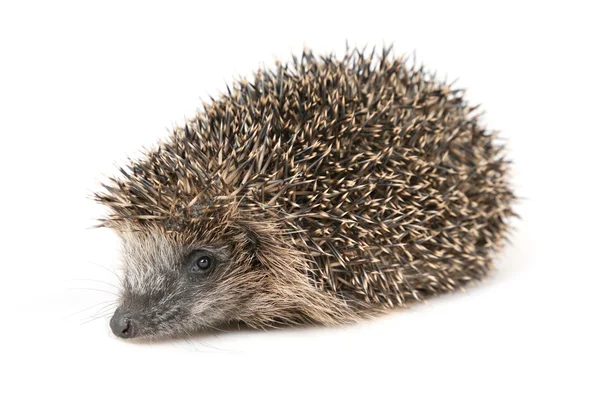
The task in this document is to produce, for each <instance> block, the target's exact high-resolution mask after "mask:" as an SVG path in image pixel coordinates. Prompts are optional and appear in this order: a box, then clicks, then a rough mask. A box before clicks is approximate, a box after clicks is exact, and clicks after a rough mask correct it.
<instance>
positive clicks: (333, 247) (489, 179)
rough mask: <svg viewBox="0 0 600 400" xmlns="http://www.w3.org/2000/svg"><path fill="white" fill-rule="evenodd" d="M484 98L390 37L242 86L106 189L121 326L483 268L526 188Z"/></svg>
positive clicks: (255, 320)
mask: <svg viewBox="0 0 600 400" xmlns="http://www.w3.org/2000/svg"><path fill="white" fill-rule="evenodd" d="M475 109H476V107H471V106H469V105H468V104H467V102H466V101H465V100H464V98H463V91H461V90H456V89H454V88H452V87H451V86H450V85H448V84H446V83H445V82H440V81H438V80H436V79H435V77H434V76H432V75H430V74H428V73H426V72H425V71H424V70H423V69H422V68H417V67H414V66H412V67H411V66H408V64H407V63H406V62H405V61H404V60H403V59H401V58H394V57H392V56H390V55H389V51H388V50H384V51H383V52H382V53H381V54H379V55H374V54H370V55H369V54H365V53H364V52H361V51H357V50H352V51H348V52H347V54H346V55H345V56H344V57H342V58H339V59H338V58H335V57H333V56H324V57H316V56H314V55H313V54H312V53H310V52H308V51H306V52H304V53H303V54H302V56H301V57H299V58H294V60H293V62H291V63H290V64H278V65H277V67H276V68H275V69H274V70H271V71H268V70H261V71H258V72H257V73H256V74H255V76H254V77H253V79H252V80H250V81H240V82H238V83H236V84H235V85H234V87H233V88H232V89H230V90H229V91H228V93H227V94H226V95H223V96H222V97H221V98H219V99H217V100H213V101H212V102H210V103H208V104H206V105H205V106H204V109H203V110H201V111H199V112H198V114H197V115H196V117H195V118H193V119H191V120H188V121H187V122H186V123H185V124H184V125H183V126H181V127H179V128H176V129H175V130H174V132H173V133H172V135H171V137H170V138H168V139H167V140H165V141H164V142H162V143H160V144H159V145H158V146H157V147H156V148H155V149H154V150H151V151H149V152H147V154H146V155H145V157H144V158H143V159H141V160H138V161H133V162H132V163H131V164H130V166H129V167H128V168H127V169H123V170H122V175H121V176H120V177H118V178H115V179H114V180H113V181H112V182H111V183H110V184H109V185H106V190H105V191H104V192H102V193H98V194H97V195H96V197H97V200H98V201H100V202H101V203H103V204H105V205H107V206H108V207H109V208H110V210H111V213H110V215H109V216H108V217H107V218H106V219H104V220H103V221H102V223H103V225H105V226H109V227H111V228H114V229H115V230H116V231H117V232H118V233H119V234H120V235H121V237H122V238H123V242H124V264H125V265H124V267H125V274H124V281H123V295H122V300H121V307H119V309H118V310H117V312H115V316H114V317H113V319H112V320H111V326H112V328H113V331H115V333H116V334H117V335H119V336H122V337H133V336H136V337H144V336H145V337H155V336H161V335H170V334H177V333H183V332H189V331H191V330H196V329H202V328H208V327H214V326H215V325H219V324H222V323H227V322H231V321H242V322H245V323H247V324H249V325H251V326H256V327H262V326H268V325H274V324H279V323H283V324H294V323H303V322H316V323H326V324H335V323H340V322H346V321H351V320H356V319H358V318H361V317H362V316H364V315H369V314H372V313H378V312H381V311H384V310H386V309H391V308H394V307H395V306H403V305H406V304H408V303H410V302H411V301H415V300H421V299H423V298H426V297H427V296H430V295H432V294H437V293H441V292H446V291H451V290H453V289H456V288H458V287H460V286H463V285H465V284H467V283H469V282H471V281H473V280H477V279H480V278H481V277H482V276H483V275H485V274H486V273H487V272H488V271H489V270H490V268H491V267H492V259H493V256H494V254H495V252H496V251H497V250H498V249H499V248H500V246H501V244H502V241H503V237H504V235H505V232H506V228H507V225H506V223H507V219H508V218H509V217H510V216H512V215H513V213H512V209H511V203H512V200H513V198H514V196H513V193H512V191H511V189H510V187H509V184H508V180H507V168H508V163H507V162H506V161H505V159H504V154H503V152H504V150H503V148H502V146H500V145H498V144H497V143H496V142H495V139H494V136H495V135H494V134H493V133H492V132H488V131H487V130H486V129H485V128H484V127H482V126H481V124H480V123H479V121H478V115H477V114H476V113H475ZM205 267H206V268H205Z"/></svg>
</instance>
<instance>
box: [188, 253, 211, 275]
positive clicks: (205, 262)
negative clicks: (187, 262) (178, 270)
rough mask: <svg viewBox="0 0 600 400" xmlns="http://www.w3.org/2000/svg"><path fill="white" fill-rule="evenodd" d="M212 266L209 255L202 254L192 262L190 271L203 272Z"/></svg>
mask: <svg viewBox="0 0 600 400" xmlns="http://www.w3.org/2000/svg"><path fill="white" fill-rule="evenodd" d="M212 265H213V259H212V257H210V256H209V255H206V254H202V255H200V257H198V258H197V259H196V261H194V263H193V264H192V266H191V268H190V271H191V272H193V273H198V272H205V271H207V270H208V269H209V268H210V267H211V266H212Z"/></svg>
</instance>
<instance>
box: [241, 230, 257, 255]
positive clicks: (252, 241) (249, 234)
mask: <svg viewBox="0 0 600 400" xmlns="http://www.w3.org/2000/svg"><path fill="white" fill-rule="evenodd" d="M244 236H245V237H246V242H247V246H248V248H249V249H250V250H251V251H252V252H253V253H255V252H256V251H257V250H258V248H259V246H260V239H259V237H258V234H257V233H256V232H255V231H254V230H253V229H252V228H251V227H250V226H248V225H245V226H244Z"/></svg>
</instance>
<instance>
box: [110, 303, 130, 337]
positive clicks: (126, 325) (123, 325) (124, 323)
mask: <svg viewBox="0 0 600 400" xmlns="http://www.w3.org/2000/svg"><path fill="white" fill-rule="evenodd" d="M110 329H112V331H113V333H114V334H115V335H117V336H118V337H120V338H123V339H130V338H132V337H134V336H135V320H134V319H133V318H131V317H130V316H128V315H126V314H125V313H123V311H122V310H121V309H120V308H117V310H116V311H115V314H114V315H113V316H112V318H111V319H110Z"/></svg>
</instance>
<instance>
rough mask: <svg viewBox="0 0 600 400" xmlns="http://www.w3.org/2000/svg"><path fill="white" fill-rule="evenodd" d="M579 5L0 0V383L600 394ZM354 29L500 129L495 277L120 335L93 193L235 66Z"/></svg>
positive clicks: (90, 393)
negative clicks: (304, 314) (505, 185)
mask: <svg viewBox="0 0 600 400" xmlns="http://www.w3.org/2000/svg"><path fill="white" fill-rule="evenodd" d="M84 3H85V4H84ZM167 3H168V4H169V5H167ZM593 3H594V2H592V1H590V2H587V3H584V2H577V1H569V2H564V3H560V4H559V3H554V2H551V1H545V2H539V3H534V2H522V1H520V2H517V3H514V4H511V3H510V2H505V1H502V2H497V4H496V5H491V4H490V3H489V2H481V1H479V2H473V3H463V2H460V3H459V2H451V1H444V2H439V3H433V2H419V1H410V2H407V3H401V2H393V1H387V2H382V1H373V0H369V1H363V2H351V1H344V2H339V4H336V5H330V4H329V3H326V2H325V1H319V2H312V1H295V2H284V1H278V2H273V3H258V2H253V1H247V2H243V3H240V4H233V3H226V2H216V1H215V2H212V4H205V5H201V2H200V1H197V2H194V3H192V2H190V3H187V4H183V3H181V4H180V3H178V2H165V3H164V4H165V5H163V6H157V5H154V4H151V3H150V2H141V3H139V4H131V3H125V2H112V1H103V2H82V1H77V2H75V1H74V2H71V3H67V2H63V1H53V2H49V1H44V2H42V1H40V2H38V3H34V2H26V1H25V2H24V1H14V2H10V1H9V2H6V1H2V3H0V137H1V140H0V149H1V153H0V163H1V164H0V202H1V203H0V212H1V217H0V218H1V219H0V221H1V222H0V223H1V227H2V230H1V232H2V236H3V237H2V240H1V242H0V243H1V253H0V254H1V257H0V263H1V267H2V270H1V271H2V272H1V273H0V283H1V288H0V296H1V298H0V307H2V308H1V310H2V313H1V316H0V324H1V329H0V336H1V338H0V351H1V353H0V368H1V369H2V371H1V373H0V397H1V398H3V399H12V398H78V399H79V398H100V399H109V398H130V399H131V398H133V399H135V398H176V399H177V398H178V399H184V398H227V397H238V398H239V397H240V396H243V398H289V397H292V398H331V399H333V398H398V399H400V398H403V399H409V398H442V397H443V398H472V399H479V398H507V397H508V398H511V399H515V398H526V397H529V398H542V396H544V397H543V398H563V399H564V398H574V399H575V398H576V399H594V398H595V399H598V398H600V389H599V388H598V385H599V383H598V382H599V380H598V378H599V372H600V368H599V361H598V360H599V356H600V352H599V344H598V341H599V337H600V335H599V333H600V332H599V329H598V318H599V311H598V307H599V306H600V301H599V296H598V288H599V285H600V282H599V278H600V273H599V271H600V263H599V261H598V260H599V257H598V256H599V253H598V239H599V238H600V235H599V234H598V227H599V226H600V220H599V216H598V215H599V200H598V190H597V188H598V183H599V181H600V179H599V178H598V174H599V172H600V168H599V167H598V149H599V147H598V146H599V145H600V139H599V137H600V124H599V122H598V121H599V118H600V113H599V112H598V109H599V106H600V100H599V99H600V85H599V83H598V71H599V69H600V63H599V62H598V57H599V55H598V39H599V38H600V31H599V29H598V20H597V18H598V10H594V9H593V7H592V5H593ZM346 40H348V41H349V43H350V44H351V45H353V44H357V45H359V46H363V45H381V44H382V43H386V44H394V46H395V51H396V54H402V53H412V52H413V51H416V54H417V59H418V60H420V61H421V62H423V63H424V64H425V65H426V66H428V67H429V68H430V69H432V70H433V69H434V70H436V71H437V72H438V74H439V75H440V76H447V77H448V79H449V80H453V79H456V78H459V80H458V82H457V86H459V87H464V88H467V90H468V91H467V94H468V98H469V99H470V100H471V101H472V102H473V103H482V104H483V106H484V108H485V110H486V111H487V114H486V116H485V121H486V123H487V124H488V126H489V127H491V128H494V129H500V130H501V131H502V132H503V137H504V138H505V139H506V140H507V141H508V143H509V148H510V155H511V158H512V159H513V160H514V165H515V166H514V178H513V182H514V184H515V187H516V190H517V193H518V194H519V195H520V196H522V197H523V198H524V199H523V201H521V203H520V204H519V205H518V212H519V213H520V214H521V215H522V218H523V219H522V220H521V221H515V224H514V225H515V231H514V233H513V236H512V242H513V244H512V246H510V247H508V248H506V250H505V251H504V252H503V253H502V254H501V256H500V257H499V259H498V262H497V272H496V273H494V274H492V275H491V276H490V277H489V278H488V279H487V280H486V281H485V282H483V283H481V284H479V285H477V286H476V287H474V288H471V289H469V290H468V291H467V292H466V293H456V294H452V295H447V296H443V297H441V298H437V299H432V300H430V301H429V302H428V303H427V304H423V305H419V306H415V307H413V308H411V309H410V310H408V311H403V312H397V313H394V314H392V315H390V316H387V317H383V318H379V319H376V320H373V321H368V322H364V323H360V324H356V325H352V326H346V327H343V328H339V329H331V328H323V327H317V328H304V329H285V330H280V331H270V332H256V331H242V332H233V333H218V334H216V335H214V334H203V335H198V336H196V337H194V339H192V340H190V341H185V340H173V341H166V342H162V343H156V344H135V343H131V342H126V341H122V340H118V339H116V338H115V337H113V336H112V334H111V333H110V329H109V327H108V318H109V317H108V313H110V311H111V309H110V307H109V308H104V310H103V309H102V306H105V305H110V303H106V302H107V301H111V300H114V296H113V295H111V294H110V293H109V292H114V291H115V290H116V289H115V288H113V287H111V286H110V285H109V284H111V283H114V282H115V281H116V279H115V277H114V275H113V274H112V272H111V271H119V265H118V257H119V255H118V250H119V243H118V241H117V239H116V237H115V236H114V235H113V234H112V233H111V232H110V231H108V230H105V229H91V228H90V227H91V226H93V225H94V224H95V220H94V219H95V218H97V217H99V216H102V215H103V212H104V210H103V209H102V208H101V207H100V206H98V205H96V204H94V203H93V202H92V201H91V200H90V199H89V195H90V193H91V192H92V191H93V190H95V189H97V188H98V185H99V182H102V181H105V179H106V178H105V177H106V176H109V175H111V174H112V173H113V172H115V171H116V167H115V166H116V165H121V164H124V163H125V162H126V160H127V157H129V156H131V157H136V156H138V155H139V151H140V150H141V149H142V147H143V146H151V145H152V144H153V143H154V142H155V141H156V140H157V139H158V138H160V137H163V136H165V135H167V134H168V129H169V128H171V127H172V126H173V125H175V124H178V123H181V122H182V121H183V120H184V117H186V116H192V115H193V114H194V112H195V110H196V108H197V107H199V105H200V101H201V100H200V99H201V98H202V99H208V96H209V95H218V93H219V91H222V90H224V89H225V84H226V83H227V82H231V80H232V78H234V77H236V76H247V75H249V74H250V73H251V72H252V71H253V70H254V69H256V68H257V67H259V66H260V65H262V63H265V64H266V65H267V66H268V65H273V60H274V57H279V58H281V59H284V60H285V59H288V58H290V57H289V56H290V55H291V54H292V53H299V52H300V51H301V50H302V48H303V47H304V46H305V45H306V46H309V47H311V48H313V49H314V50H315V51H316V52H330V51H335V52H337V53H338V54H339V53H341V52H342V51H343V49H344V47H345V41H346ZM98 281H101V282H98ZM103 282H105V283H103ZM86 288H87V289H95V290H87V289H86ZM93 306H95V307H93ZM88 307H91V308H90V309H87V308H88ZM86 309H87V310H86ZM103 311H105V312H104V313H103ZM74 313H75V314H74ZM94 316H100V317H99V318H97V319H94Z"/></svg>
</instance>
